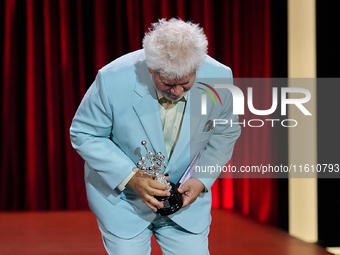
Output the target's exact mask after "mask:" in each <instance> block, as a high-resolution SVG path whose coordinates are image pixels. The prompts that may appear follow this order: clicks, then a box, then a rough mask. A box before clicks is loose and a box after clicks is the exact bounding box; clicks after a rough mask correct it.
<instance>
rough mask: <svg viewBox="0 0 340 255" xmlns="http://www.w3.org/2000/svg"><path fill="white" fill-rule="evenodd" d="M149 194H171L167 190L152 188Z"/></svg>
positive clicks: (159, 195) (162, 195)
mask: <svg viewBox="0 0 340 255" xmlns="http://www.w3.org/2000/svg"><path fill="white" fill-rule="evenodd" d="M149 195H151V196H158V197H168V196H170V195H171V194H170V192H169V191H167V190H158V189H151V190H150V191H149Z"/></svg>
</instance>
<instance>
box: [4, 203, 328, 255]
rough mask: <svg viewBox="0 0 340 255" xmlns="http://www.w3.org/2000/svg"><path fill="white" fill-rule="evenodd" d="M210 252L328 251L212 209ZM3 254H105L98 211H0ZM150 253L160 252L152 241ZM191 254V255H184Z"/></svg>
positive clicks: (281, 254)
mask: <svg viewBox="0 0 340 255" xmlns="http://www.w3.org/2000/svg"><path fill="white" fill-rule="evenodd" d="M212 217H213V221H212V225H211V230H210V235H209V248H210V254H211V255H227V254H231V255H273V254H275V255H305V254H306V255H329V254H331V253H329V252H327V251H326V250H325V249H323V248H321V247H319V246H317V245H314V244H309V243H306V242H303V241H301V240H298V239H296V238H294V237H291V236H290V235H288V234H287V233H286V232H284V231H282V230H280V229H277V228H275V227H272V226H268V225H266V224H262V223H259V222H256V221H255V220H252V219H249V218H247V217H245V216H242V215H240V214H239V213H237V212H234V211H232V210H223V209H214V210H212ZM0 254H1V255H14V254H22V255H37V254H39V255H56V254H58V255H60V254H63V255H71V254H72V255H76V254H77V255H104V254H106V253H105V250H104V248H103V245H102V241H101V237H100V233H99V230H98V228H97V223H96V219H95V217H94V215H93V214H92V213H91V212H89V211H74V212H27V213H0ZM151 254H152V255H158V254H162V253H161V250H160V248H159V246H158V244H157V243H156V242H155V240H154V239H153V240H152V253H151ZM186 255H190V254H186Z"/></svg>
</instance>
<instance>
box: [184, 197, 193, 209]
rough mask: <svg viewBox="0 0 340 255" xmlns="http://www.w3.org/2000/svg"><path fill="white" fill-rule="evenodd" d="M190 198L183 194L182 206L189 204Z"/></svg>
mask: <svg viewBox="0 0 340 255" xmlns="http://www.w3.org/2000/svg"><path fill="white" fill-rule="evenodd" d="M191 203H192V201H191V198H190V197H189V196H186V195H183V205H182V208H184V207H186V206H187V205H189V204H191Z"/></svg>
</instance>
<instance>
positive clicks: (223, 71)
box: [198, 55, 232, 78]
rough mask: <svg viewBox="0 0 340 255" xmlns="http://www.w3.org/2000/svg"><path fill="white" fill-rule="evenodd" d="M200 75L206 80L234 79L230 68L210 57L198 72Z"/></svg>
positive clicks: (207, 57)
mask: <svg viewBox="0 0 340 255" xmlns="http://www.w3.org/2000/svg"><path fill="white" fill-rule="evenodd" d="M198 74H199V75H200V76H202V77H204V78H219V77H221V78H222V77H228V78H231V77H232V71H231V69H230V67H228V66H226V65H224V64H222V63H220V62H218V61H217V60H215V59H213V58H212V57H210V56H208V55H207V56H206V58H205V60H204V63H203V65H202V67H201V68H200V69H199V70H198Z"/></svg>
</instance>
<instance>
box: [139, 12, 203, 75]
mask: <svg viewBox="0 0 340 255" xmlns="http://www.w3.org/2000/svg"><path fill="white" fill-rule="evenodd" d="M207 47H208V41H207V37H206V36H205V34H204V32H203V29H202V28H200V27H199V26H198V24H193V23H191V22H184V21H183V20H180V19H175V18H172V19H170V20H168V21H166V20H165V19H161V20H158V22H157V23H153V24H152V27H151V28H150V29H149V32H147V33H146V34H145V36H144V39H143V48H144V50H145V56H146V62H147V65H148V67H149V68H151V69H152V70H153V71H155V72H159V73H160V74H161V75H162V76H163V77H165V78H168V79H174V78H177V79H178V78H182V77H184V76H186V75H188V74H190V73H192V72H195V71H196V70H197V69H198V68H199V67H200V66H201V64H202V63H203V60H204V58H205V56H206V54H207Z"/></svg>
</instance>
